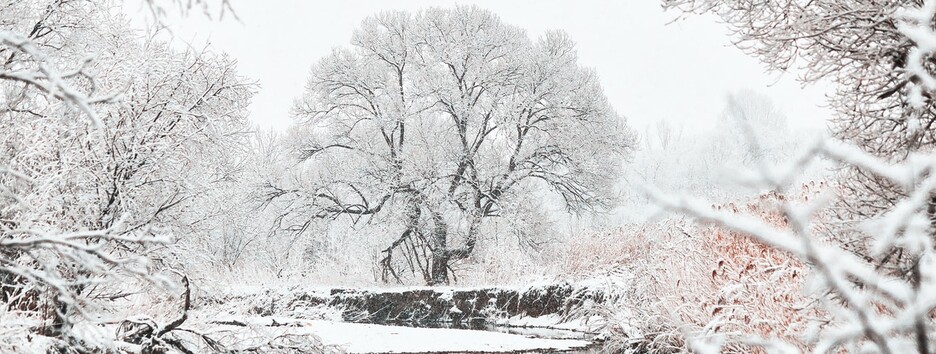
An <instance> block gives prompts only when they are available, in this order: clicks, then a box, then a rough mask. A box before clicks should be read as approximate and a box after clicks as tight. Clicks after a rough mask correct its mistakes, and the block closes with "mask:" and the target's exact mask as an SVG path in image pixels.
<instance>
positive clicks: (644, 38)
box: [127, 0, 829, 132]
mask: <svg viewBox="0 0 936 354" xmlns="http://www.w3.org/2000/svg"><path fill="white" fill-rule="evenodd" d="M232 3H234V5H233V6H234V10H235V12H236V13H237V15H238V17H239V18H240V21H237V20H236V19H234V18H232V17H227V18H225V19H224V20H221V21H212V20H210V19H208V18H207V17H205V16H200V15H199V14H197V13H193V14H191V15H190V16H188V17H187V18H185V19H184V20H181V21H179V22H178V23H175V24H177V25H178V26H176V28H175V29H174V33H175V35H176V38H177V39H178V40H181V41H185V42H189V43H192V44H193V45H196V46H200V45H201V44H203V43H204V42H205V41H206V40H210V42H211V43H212V45H213V47H214V48H215V49H216V50H221V51H225V52H227V53H228V54H230V55H231V56H233V57H234V58H236V59H237V60H238V61H239V70H240V72H241V74H242V75H245V76H247V77H250V78H253V79H256V80H258V81H259V83H260V85H261V89H260V92H259V93H258V94H257V96H255V97H254V100H253V102H252V104H251V106H250V110H251V119H252V120H253V121H254V122H256V124H257V125H258V126H260V127H264V128H273V129H283V128H285V127H287V126H288V125H289V124H290V123H291V118H290V117H289V115H288V111H289V107H290V105H291V104H292V101H293V99H294V98H295V97H298V96H299V95H300V94H301V93H302V89H303V85H304V83H305V80H306V78H307V77H308V74H309V69H310V67H311V65H312V64H313V63H315V62H317V61H318V60H319V58H321V57H323V56H325V55H327V54H328V53H329V52H330V51H331V49H332V48H334V47H338V46H349V45H350V39H351V34H352V32H353V31H354V29H356V28H357V27H358V26H359V24H360V23H361V21H362V20H363V19H364V18H365V17H367V16H369V15H372V14H374V13H377V12H379V11H382V10H390V9H400V10H411V11H415V10H419V9H422V8H426V7H430V6H454V5H455V4H456V3H457V4H477V5H479V6H481V7H483V8H487V9H490V10H492V11H493V12H494V13H496V14H498V15H499V16H500V17H501V19H502V20H503V21H504V22H505V23H508V24H511V25H515V26H518V27H520V28H523V29H525V30H526V31H527V34H528V35H530V36H531V37H537V36H539V35H540V34H542V33H543V32H544V31H545V30H547V29H561V30H565V31H566V32H568V33H569V35H570V36H571V38H572V39H573V40H575V41H576V42H577V43H578V52H579V61H580V63H581V64H582V65H585V66H590V67H593V68H595V69H596V70H597V71H598V74H599V75H600V77H601V80H602V84H603V86H604V89H605V93H606V95H607V96H608V98H609V99H610V100H611V102H612V104H613V105H614V107H615V108H616V109H617V111H618V112H620V113H621V114H623V115H624V116H626V117H627V118H628V120H629V122H630V123H631V124H632V125H633V126H634V127H635V128H637V129H639V130H640V131H642V130H643V128H644V127H645V126H647V125H649V124H652V123H653V122H656V121H658V120H669V121H671V122H672V123H677V124H684V125H686V128H687V131H690V132H691V131H692V130H691V129H702V128H706V127H709V126H710V125H712V124H714V122H715V121H716V119H717V117H718V116H719V114H720V113H721V111H722V109H723V107H724V105H725V97H726V95H727V94H728V93H729V92H734V91H738V90H741V89H753V90H755V91H758V92H760V93H763V94H765V95H767V96H769V97H770V98H772V99H773V100H774V103H775V104H776V105H777V106H778V107H779V108H780V109H781V110H783V111H784V112H785V113H786V114H787V116H788V118H789V120H790V122H791V125H794V126H801V127H809V128H820V127H822V126H824V120H825V119H827V118H828V115H829V112H828V111H827V110H826V109H825V108H823V107H822V105H823V104H824V95H823V93H824V92H825V91H824V88H822V87H815V86H810V87H806V88H802V87H801V86H800V85H799V83H797V82H796V80H795V78H796V73H787V74H784V75H779V74H767V73H765V71H764V69H763V67H762V66H761V65H760V64H759V63H758V62H757V60H756V59H754V58H751V57H748V56H746V55H745V54H743V53H742V52H741V51H740V50H738V49H736V48H734V47H732V46H731V45H730V42H729V38H728V37H727V31H726V29H725V26H724V25H723V24H720V23H718V22H717V20H716V18H715V17H713V16H690V17H689V18H688V19H686V20H682V21H679V22H676V23H672V24H667V23H669V22H670V21H671V20H672V19H673V18H675V17H676V14H675V13H664V12H663V10H662V9H661V8H660V5H659V2H657V1H649V0H645V1H633V0H627V1H617V0H615V1H611V0H608V1H599V0H595V1H557V0H548V1H543V0H536V1H533V0H524V1H509V2H508V1H458V2H455V1H392V2H391V1H327V2H324V1H303V0H278V1H232ZM139 9H140V7H139V6H132V5H131V6H129V7H128V9H127V11H128V12H130V13H131V15H135V14H136V15H139V13H140V10H139Z"/></svg>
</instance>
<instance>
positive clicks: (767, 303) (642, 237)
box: [553, 182, 826, 353]
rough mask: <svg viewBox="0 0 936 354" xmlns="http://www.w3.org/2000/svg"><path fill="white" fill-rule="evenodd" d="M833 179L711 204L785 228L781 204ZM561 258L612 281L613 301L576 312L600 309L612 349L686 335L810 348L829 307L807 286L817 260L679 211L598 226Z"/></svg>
mask: <svg viewBox="0 0 936 354" xmlns="http://www.w3.org/2000/svg"><path fill="white" fill-rule="evenodd" d="M825 188H826V187H825V186H824V184H823V183H815V182H813V183H810V184H805V185H802V187H801V191H797V193H795V194H793V195H791V196H786V195H782V194H778V193H773V192H771V193H765V194H763V195H760V196H758V197H756V198H754V200H752V201H750V202H746V203H728V204H724V205H718V206H713V208H714V209H715V210H720V211H722V212H726V213H729V214H737V215H753V216H755V217H756V218H757V219H758V220H760V221H761V222H763V223H765V224H767V225H772V226H774V227H777V228H780V229H787V228H788V225H787V222H786V219H785V217H784V216H783V214H782V212H781V211H780V210H779V209H778V206H779V205H780V204H782V203H785V202H793V203H803V202H805V201H807V200H809V199H810V198H814V197H815V195H816V194H817V193H818V192H819V191H821V190H823V189H825ZM556 259H557V261H556V264H554V265H553V267H554V270H555V271H556V272H557V273H559V274H565V275H566V276H572V277H575V278H579V279H591V280H592V281H597V283H598V284H597V285H596V286H598V287H600V286H602V284H601V283H602V282H604V283H607V284H611V286H608V287H607V288H608V292H607V293H608V295H609V300H610V301H608V302H606V303H605V304H603V305H601V306H597V307H592V308H589V309H585V311H583V312H582V313H579V314H577V316H578V317H580V318H589V317H591V316H598V317H600V318H602V320H601V322H600V323H597V328H596V329H598V330H601V331H604V332H605V333H606V334H609V335H610V339H611V340H610V341H609V343H608V346H609V347H610V348H617V349H622V348H631V349H638V350H647V351H650V352H654V353H655V352H670V351H674V352H678V351H682V350H685V349H687V347H686V343H685V340H684V339H685V335H686V334H689V335H691V336H693V337H700V336H706V337H707V336H712V335H717V336H723V335H730V336H741V335H757V336H759V337H765V338H766V337H778V338H783V339H786V340H788V341H790V342H792V343H794V345H795V346H798V347H801V348H802V347H804V346H805V344H803V343H802V342H800V341H799V340H798V338H799V337H800V335H801V334H802V333H804V331H806V330H807V327H808V324H809V321H808V320H809V319H810V318H816V317H819V316H821V314H822V312H821V311H820V309H817V308H816V307H814V306H811V304H810V303H809V298H807V297H806V296H805V295H804V286H805V284H806V282H805V280H806V279H807V278H808V277H809V275H810V269H809V267H807V266H806V265H805V264H804V263H803V262H801V261H799V260H798V259H796V258H795V257H793V256H792V255H791V254H789V253H787V252H785V251H782V250H776V249H772V248H770V247H768V246H766V245H764V244H763V243H760V242H758V241H757V240H756V239H752V238H751V237H749V236H747V235H745V234H744V233H740V232H735V231H732V230H730V229H727V228H724V227H720V226H717V225H695V224H692V223H691V222H689V221H687V220H685V219H681V218H673V219H667V220H663V221H658V222H655V223H647V224H642V225H629V226H624V227H621V228H619V229H615V230H606V231H601V232H595V233H592V234H587V235H583V236H582V237H580V238H578V239H576V240H574V241H571V242H570V244H569V247H568V248H567V249H566V250H565V251H564V252H562V253H561V254H558V255H557V257H556ZM729 349H731V350H732V351H734V352H749V351H750V350H751V348H750V347H745V346H740V345H736V346H733V347H730V348H729Z"/></svg>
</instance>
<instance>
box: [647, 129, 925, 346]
mask: <svg viewBox="0 0 936 354" xmlns="http://www.w3.org/2000/svg"><path fill="white" fill-rule="evenodd" d="M818 156H824V157H827V158H831V159H835V160H838V161H840V162H842V163H844V164H849V165H857V166H861V167H863V168H866V169H868V170H870V171H875V172H879V173H881V175H882V176H881V177H882V178H887V179H889V180H890V181H891V182H892V183H894V184H897V185H903V186H907V187H908V190H909V193H908V196H907V197H906V198H904V199H902V200H900V201H899V202H898V203H897V204H896V205H895V206H894V207H893V208H892V209H891V210H889V211H888V212H887V213H884V214H882V215H881V216H879V217H878V218H875V219H873V220H869V221H868V222H867V223H866V227H865V229H866V230H865V231H866V232H867V233H869V234H870V235H871V237H872V238H873V245H874V247H873V250H874V253H873V254H855V253H852V252H849V251H846V250H845V249H844V248H842V246H841V245H838V244H834V243H831V242H827V241H826V237H824V235H821V234H818V233H817V232H816V231H815V230H816V229H815V227H814V226H815V221H816V219H815V215H816V213H817V212H818V211H820V210H822V209H823V208H825V207H827V206H828V205H829V203H830V202H831V200H832V196H829V195H826V196H825V197H824V198H817V199H813V200H812V201H809V202H805V203H792V202H788V201H787V202H783V203H780V205H778V206H777V207H778V209H779V210H780V212H781V213H782V215H783V216H784V217H785V218H786V220H787V223H788V226H787V227H786V228H778V227H775V226H774V225H771V224H768V223H766V222H764V221H762V220H760V219H759V218H757V217H755V216H750V215H739V214H736V213H732V212H730V211H726V210H718V209H715V208H713V207H711V206H710V204H708V203H704V202H702V201H699V200H695V199H691V198H685V197H678V196H673V195H669V194H665V193H662V192H658V191H652V192H651V194H652V197H653V199H654V200H655V201H657V202H658V203H659V204H661V205H662V206H664V207H666V208H668V209H670V210H673V211H677V212H680V213H684V214H687V215H690V216H693V217H695V218H696V219H698V220H700V221H703V222H707V223H714V224H716V225H719V226H721V227H725V228H728V229H731V230H734V231H737V232H740V233H742V234H745V235H750V236H751V237H753V238H754V239H756V240H758V241H759V242H762V243H764V244H766V245H769V246H771V247H773V248H777V249H780V250H783V251H786V252H788V253H790V254H792V255H794V256H795V257H797V258H798V259H800V260H802V261H804V262H805V263H806V264H808V265H809V267H810V268H811V269H812V273H813V276H814V279H813V281H812V282H813V284H812V285H813V288H812V289H813V290H812V292H811V293H810V295H811V296H814V297H816V298H820V299H821V300H822V301H823V304H824V305H825V310H827V312H828V313H829V314H830V316H831V318H830V323H829V325H828V326H826V327H825V328H824V329H822V331H821V334H820V335H819V336H818V337H817V338H816V339H815V340H813V341H807V342H808V346H809V347H810V348H812V349H813V350H814V351H816V352H828V351H835V350H838V349H858V348H863V349H868V348H873V349H874V350H873V352H879V353H906V352H921V353H926V352H928V351H929V349H928V348H929V339H928V338H929V336H930V335H932V326H933V324H932V321H931V319H930V316H929V313H930V312H931V310H933V308H934V307H936V281H934V279H933V278H932V276H931V274H934V272H936V264H934V258H933V255H934V253H933V244H932V239H931V235H932V226H931V225H930V222H929V215H927V206H928V205H927V201H928V200H929V196H930V195H931V194H932V193H933V191H934V190H936V173H934V172H936V155H929V156H921V157H920V158H914V159H912V160H909V161H907V162H905V163H899V164H891V163H888V162H886V161H883V160H880V159H878V158H875V157H873V156H871V155H869V154H866V153H864V152H862V151H861V150H858V149H854V148H849V147H847V146H842V145H839V144H837V143H831V142H823V143H819V144H817V146H816V147H815V148H813V149H809V150H808V151H807V152H806V153H805V154H804V156H803V157H802V158H799V159H796V161H797V162H796V163H794V164H793V165H792V166H790V167H791V168H787V169H783V170H784V171H791V172H792V171H796V170H797V169H798V168H800V167H802V165H801V163H803V162H808V161H809V159H810V158H816V157H818ZM761 180H762V181H764V184H763V187H765V188H769V189H775V190H777V189H779V190H787V189H789V188H790V187H791V185H790V184H776V183H773V182H771V181H789V180H792V179H790V178H788V176H765V177H764V178H762V179H761ZM889 250H899V251H900V252H902V253H904V254H905V255H909V257H912V259H914V260H915V262H914V266H913V268H912V269H911V270H910V272H909V273H901V272H894V271H892V270H890V269H886V268H880V267H878V266H877V263H878V262H879V261H880V260H881V259H882V258H883V257H884V255H885V254H887V252H888V251H889ZM734 340H740V338H734ZM748 342H750V341H748Z"/></svg>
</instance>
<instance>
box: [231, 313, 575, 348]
mask: <svg viewBox="0 0 936 354" xmlns="http://www.w3.org/2000/svg"><path fill="white" fill-rule="evenodd" d="M225 321H228V320H225ZM231 321H237V322H240V323H247V324H248V326H246V327H244V326H231V325H224V326H221V327H223V328H218V329H223V330H225V331H232V332H239V331H250V332H266V333H265V334H266V335H267V336H270V337H273V336H279V335H284V334H290V335H309V334H311V335H315V336H317V337H319V339H320V340H321V342H322V344H325V345H326V346H331V347H334V348H337V349H340V350H341V351H345V352H348V353H451V352H459V353H464V352H485V353H496V352H526V351H566V350H574V349H581V348H585V347H587V346H589V345H590V344H592V343H591V342H589V341H585V340H577V339H543V338H531V337H526V336H522V335H517V334H508V333H499V332H490V331H475V330H462V329H448V328H412V327H400V326H386V325H377V324H361V323H346V322H336V321H324V320H296V319H290V318H281V317H262V318H249V319H237V320H234V319H231Z"/></svg>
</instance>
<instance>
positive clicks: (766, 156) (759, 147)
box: [712, 91, 795, 167]
mask: <svg viewBox="0 0 936 354" xmlns="http://www.w3.org/2000/svg"><path fill="white" fill-rule="evenodd" d="M718 126H719V127H720V128H719V129H718V130H717V131H716V132H714V136H713V137H712V138H713V143H715V144H716V145H723V146H722V147H723V148H724V149H716V151H717V152H716V154H718V156H719V159H722V160H723V161H724V159H725V157H726V155H728V156H734V157H735V158H736V160H737V161H736V162H737V163H738V164H739V165H744V166H749V167H755V166H757V165H758V164H761V163H778V162H780V161H783V160H784V159H785V158H786V157H789V156H791V155H792V151H791V150H792V148H793V146H792V145H793V141H794V139H795V137H794V136H792V134H793V132H792V131H791V130H790V129H789V126H787V118H786V115H784V114H783V112H781V111H780V110H779V109H778V108H777V107H776V106H774V104H773V101H771V100H770V98H769V97H767V96H764V95H761V94H758V93H755V92H753V91H740V92H737V93H732V94H729V95H728V98H727V102H726V105H725V110H724V112H723V113H722V116H721V117H720V119H719V122H718ZM718 150H721V151H718ZM725 150H727V151H725Z"/></svg>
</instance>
